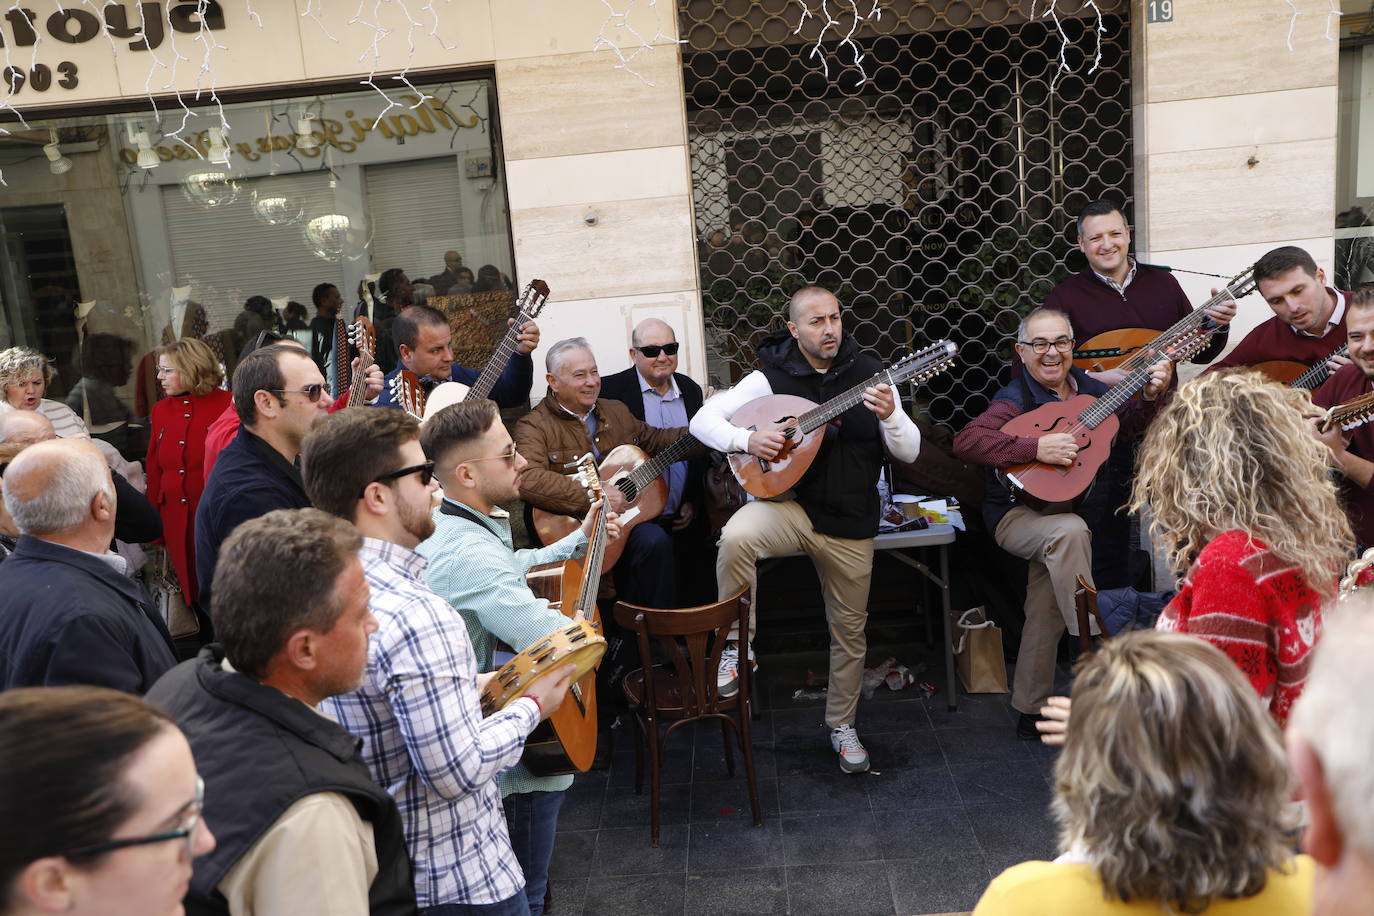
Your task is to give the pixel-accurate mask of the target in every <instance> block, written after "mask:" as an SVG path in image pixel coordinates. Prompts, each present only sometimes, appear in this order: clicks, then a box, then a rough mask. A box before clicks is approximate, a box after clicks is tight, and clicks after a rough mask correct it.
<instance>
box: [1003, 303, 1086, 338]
mask: <svg viewBox="0 0 1374 916" xmlns="http://www.w3.org/2000/svg"><path fill="white" fill-rule="evenodd" d="M1037 318H1058V319H1059V320H1060V321H1062V322H1064V327H1066V328H1068V329H1069V334H1073V322H1072V321H1070V320H1069V316H1068V315H1065V314H1064V313H1063V312H1061V311H1059V309H1047V308H1037V309H1031V310H1030V312H1028V313H1027V314H1026V317H1025V318H1022V319H1021V323H1020V324H1018V325H1017V326H1016V339H1017V340H1025V339H1026V329H1027V328H1029V327H1030V323H1031V322H1032V321H1034V320H1035V319H1037Z"/></svg>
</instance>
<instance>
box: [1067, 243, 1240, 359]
mask: <svg viewBox="0 0 1374 916" xmlns="http://www.w3.org/2000/svg"><path fill="white" fill-rule="evenodd" d="M1254 291H1255V271H1254V268H1252V267H1248V268H1246V269H1245V270H1243V271H1241V272H1240V273H1238V274H1236V275H1235V276H1234V277H1232V278H1231V279H1230V280H1227V281H1226V286H1225V287H1224V288H1223V289H1222V290H1221V291H1220V292H1218V293H1217V294H1216V295H1214V296H1212V297H1211V298H1210V299H1208V300H1207V301H1206V302H1204V303H1202V305H1200V306H1198V307H1197V308H1195V309H1193V310H1192V311H1191V312H1189V313H1188V314H1187V315H1184V316H1183V317H1182V318H1180V319H1179V320H1178V321H1176V322H1174V323H1173V324H1172V325H1170V326H1169V327H1168V328H1166V329H1165V330H1163V331H1155V330H1152V329H1150V328H1118V329H1117V330H1115V331H1104V332H1102V333H1101V334H1098V335H1096V336H1094V337H1090V338H1089V339H1087V340H1085V341H1083V343H1082V344H1080V345H1079V348H1078V349H1076V350H1074V351H1073V364H1074V367H1075V368H1077V369H1084V370H1086V371H1088V372H1102V371H1104V370H1107V369H1125V370H1126V371H1127V372H1134V371H1135V370H1136V369H1139V368H1141V367H1142V366H1153V365H1154V364H1155V363H1157V362H1159V361H1160V360H1161V359H1164V358H1165V356H1164V354H1163V351H1164V350H1165V349H1167V348H1169V347H1170V346H1171V345H1172V344H1173V342H1174V341H1176V340H1179V339H1181V338H1185V337H1188V338H1189V339H1191V336H1190V335H1192V334H1193V333H1194V332H1195V331H1196V330H1197V329H1199V328H1203V327H1206V328H1207V329H1208V334H1209V335H1210V334H1211V331H1212V330H1214V329H1215V328H1216V327H1217V325H1216V324H1215V323H1214V322H1213V321H1212V319H1210V318H1208V317H1207V309H1209V308H1211V307H1212V306H1214V305H1220V304H1221V303H1223V302H1228V301H1231V300H1235V299H1240V298H1242V297H1244V296H1248V295H1250V293H1252V292H1254ZM1203 342H1204V343H1205V342H1206V339H1205V338H1204V341H1203Z"/></svg>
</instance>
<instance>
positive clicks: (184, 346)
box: [157, 337, 224, 394]
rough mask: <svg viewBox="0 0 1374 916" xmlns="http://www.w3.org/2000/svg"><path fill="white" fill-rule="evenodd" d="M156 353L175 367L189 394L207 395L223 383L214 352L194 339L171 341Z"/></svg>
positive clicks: (222, 376)
mask: <svg viewBox="0 0 1374 916" xmlns="http://www.w3.org/2000/svg"><path fill="white" fill-rule="evenodd" d="M157 352H158V355H159V356H165V357H167V359H169V360H171V361H172V363H174V364H175V365H176V369H177V371H178V372H180V373H181V381H182V382H183V383H184V384H185V385H186V390H187V391H189V392H190V393H191V394H209V393H210V392H211V391H214V390H215V389H216V388H218V387H219V384H220V382H222V381H224V373H222V372H220V369H219V359H218V357H216V356H215V351H214V350H211V349H210V347H209V345H208V344H205V343H203V342H202V341H199V340H197V339H195V338H194V337H184V338H182V339H181V340H177V341H173V342H172V343H169V344H167V346H165V347H159V348H158V351H157Z"/></svg>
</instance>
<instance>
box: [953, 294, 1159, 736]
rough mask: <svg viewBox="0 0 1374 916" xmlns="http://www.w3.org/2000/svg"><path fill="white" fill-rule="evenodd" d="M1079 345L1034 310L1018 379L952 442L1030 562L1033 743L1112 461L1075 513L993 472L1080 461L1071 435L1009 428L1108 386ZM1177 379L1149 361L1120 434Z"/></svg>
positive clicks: (1139, 423) (1025, 714)
mask: <svg viewBox="0 0 1374 916" xmlns="http://www.w3.org/2000/svg"><path fill="white" fill-rule="evenodd" d="M1073 345H1074V339H1073V330H1072V328H1071V327H1070V326H1069V319H1068V316H1066V315H1065V314H1063V313H1062V312H1056V311H1053V310H1051V309H1036V310H1035V311H1033V312H1031V313H1030V314H1029V315H1027V316H1026V317H1025V318H1023V319H1021V326H1020V327H1019V328H1018V329H1017V333H1016V353H1017V355H1018V356H1019V357H1020V359H1021V364H1022V367H1023V371H1022V373H1021V375H1020V377H1019V378H1016V379H1015V380H1013V381H1012V382H1011V383H1010V384H1008V385H1006V386H1005V387H1003V388H1002V390H1000V391H998V392H997V394H995V395H993V398H992V403H990V404H989V405H988V409H987V410H985V411H983V413H982V414H980V415H979V416H977V417H975V418H974V419H973V421H972V422H970V423H969V425H968V426H966V427H964V429H963V430H962V431H960V433H959V435H958V436H956V437H955V439H954V453H955V455H956V456H958V457H959V458H962V459H963V460H964V461H968V462H970V463H972V464H979V465H983V466H984V467H986V468H987V469H988V473H987V499H986V501H985V502H984V503H983V518H984V521H985V522H986V523H987V528H988V530H989V531H991V532H993V536H994V537H995V538H996V540H997V545H998V546H999V547H1001V548H1002V549H1003V550H1005V551H1007V552H1008V553H1010V554H1014V555H1015V556H1018V557H1021V558H1022V559H1024V560H1027V561H1029V562H1030V570H1029V575H1028V577H1027V580H1026V604H1025V611H1026V624H1025V628H1024V629H1023V630H1022V631H1021V648H1020V650H1019V652H1018V654H1017V657H1016V679H1015V683H1014V685H1013V687H1012V694H1011V705H1012V707H1013V708H1015V709H1016V711H1017V712H1019V713H1020V714H1021V716H1020V719H1019V720H1018V722H1017V725H1016V734H1017V736H1018V737H1019V738H1022V739H1023V740H1026V741H1032V740H1035V739H1037V738H1039V737H1040V733H1039V732H1038V731H1037V730H1036V728H1035V722H1036V720H1037V719H1038V718H1039V717H1040V716H1039V711H1040V707H1041V706H1044V705H1045V703H1046V701H1047V700H1048V699H1049V695H1050V691H1051V690H1052V689H1053V687H1054V663H1055V656H1056V653H1057V651H1058V647H1059V638H1060V636H1061V635H1062V634H1063V632H1064V629H1065V628H1066V627H1067V628H1068V630H1069V632H1070V633H1073V634H1075V635H1077V633H1078V618H1077V613H1076V611H1075V608H1074V602H1073V593H1074V588H1075V587H1076V578H1077V576H1079V575H1080V574H1081V575H1082V576H1083V577H1084V578H1085V579H1087V580H1088V583H1089V584H1090V585H1091V584H1092V568H1093V560H1092V554H1093V531H1094V530H1096V526H1097V524H1098V523H1099V521H1100V520H1101V519H1102V518H1103V517H1104V516H1105V514H1106V513H1107V512H1110V511H1111V507H1110V505H1109V504H1108V503H1107V498H1106V494H1107V493H1108V492H1110V489H1111V488H1110V478H1111V466H1110V464H1104V465H1103V466H1102V468H1101V469H1100V470H1099V471H1098V472H1097V480H1096V481H1095V483H1094V484H1093V486H1092V488H1091V489H1090V490H1089V491H1088V493H1087V495H1086V496H1085V497H1083V498H1082V502H1081V503H1078V504H1077V505H1076V507H1075V508H1074V509H1073V510H1072V511H1053V508H1054V507H1050V508H1048V509H1045V510H1044V511H1040V510H1036V509H1032V508H1030V507H1028V506H1024V505H1015V504H1014V503H1013V499H1012V494H1011V491H1010V490H1009V489H1007V486H1006V484H1005V483H1003V482H1002V480H1001V478H1000V477H999V476H998V475H997V474H996V470H997V469H998V468H1004V467H1008V466H1010V465H1014V464H1022V463H1025V462H1029V461H1041V462H1044V463H1045V464H1058V465H1065V466H1068V465H1072V464H1073V462H1074V458H1075V457H1076V456H1077V454H1078V445H1077V440H1076V439H1075V438H1074V436H1073V435H1072V434H1070V433H1050V434H1049V435H1045V436H1041V437H1039V438H1035V437H1031V436H1013V435H1010V434H1009V433H1006V432H1003V431H1002V427H1004V426H1006V425H1007V423H1009V422H1010V421H1011V420H1013V419H1014V418H1016V417H1018V416H1020V415H1021V414H1023V413H1026V412H1028V411H1031V410H1035V409H1036V408H1038V407H1042V406H1044V405H1045V404H1049V403H1051V402H1053V401H1067V400H1068V399H1069V398H1072V397H1074V396H1075V395H1080V394H1087V395H1092V396H1094V397H1100V396H1101V395H1103V394H1105V393H1106V391H1107V386H1106V385H1105V384H1103V383H1102V382H1099V381H1098V380H1097V379H1094V378H1091V377H1089V375H1088V373H1086V372H1084V371H1083V370H1082V369H1075V368H1073V365H1072V362H1071V358H1072V356H1073ZM1172 377H1173V363H1171V362H1169V361H1168V360H1162V361H1160V362H1159V363H1157V364H1156V365H1154V366H1153V367H1151V369H1150V381H1149V383H1148V384H1147V385H1146V386H1145V389H1144V399H1143V400H1142V399H1139V398H1132V399H1130V400H1128V401H1127V402H1126V404H1125V405H1124V406H1122V407H1121V408H1120V409H1119V410H1118V411H1117V414H1118V416H1119V417H1120V419H1121V433H1120V434H1121V435H1122V436H1123V437H1125V436H1130V435H1132V434H1134V433H1135V432H1136V431H1138V430H1142V429H1144V427H1145V424H1146V423H1148V422H1149V419H1150V417H1151V416H1153V414H1154V409H1155V406H1154V403H1153V401H1154V399H1155V397H1156V396H1158V395H1159V393H1160V392H1162V391H1164V390H1165V389H1166V388H1167V387H1168V385H1169V380H1170V379H1171V378H1172Z"/></svg>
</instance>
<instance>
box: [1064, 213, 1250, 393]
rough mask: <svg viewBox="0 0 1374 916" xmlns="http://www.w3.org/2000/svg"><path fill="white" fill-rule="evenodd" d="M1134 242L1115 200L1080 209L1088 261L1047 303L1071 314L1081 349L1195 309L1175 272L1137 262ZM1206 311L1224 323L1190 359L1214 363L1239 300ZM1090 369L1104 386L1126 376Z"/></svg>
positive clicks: (1158, 326) (1167, 323)
mask: <svg viewBox="0 0 1374 916" xmlns="http://www.w3.org/2000/svg"><path fill="white" fill-rule="evenodd" d="M1130 247H1131V230H1130V228H1129V227H1128V226H1127V225H1126V215H1125V214H1124V213H1122V212H1121V208H1120V207H1118V206H1117V205H1116V204H1115V203H1113V202H1112V201H1110V200H1097V201H1093V202H1092V203H1090V204H1088V205H1087V206H1086V207H1084V208H1083V210H1082V212H1081V213H1079V214H1078V250H1079V251H1081V252H1083V255H1084V257H1086V258H1087V259H1088V266H1087V267H1085V268H1084V269H1083V271H1082V272H1081V273H1077V274H1075V275H1073V276H1072V277H1069V278H1068V279H1067V280H1064V281H1063V282H1062V283H1060V284H1059V285H1058V286H1056V287H1055V288H1054V289H1052V290H1050V294H1049V296H1047V297H1046V298H1045V308H1047V309H1054V310H1055V311H1059V312H1063V313H1064V314H1065V315H1068V316H1069V323H1070V324H1071V325H1072V326H1073V336H1074V340H1075V342H1076V343H1077V346H1078V348H1079V349H1081V348H1082V347H1083V346H1084V344H1085V343H1086V341H1088V340H1089V339H1090V338H1093V337H1096V336H1097V335H1098V334H1103V333H1106V332H1107V331H1118V330H1121V329H1122V328H1148V329H1150V330H1152V331H1163V330H1165V329H1166V328H1169V327H1171V326H1172V325H1173V324H1174V323H1175V322H1177V321H1178V320H1179V319H1180V318H1182V317H1184V316H1185V315H1187V314H1188V313H1189V312H1191V311H1192V310H1193V307H1192V305H1191V304H1190V303H1189V302H1188V297H1187V296H1186V295H1184V293H1183V288H1182V287H1181V286H1179V285H1178V281H1177V280H1175V279H1174V277H1173V274H1171V273H1169V272H1168V271H1167V270H1161V269H1160V268H1158V267H1150V266H1149V265H1146V264H1137V263H1136V260H1135V258H1133V257H1131V256H1130V254H1128V252H1129V251H1130ZM1207 313H1208V315H1209V316H1210V317H1211V318H1212V319H1213V320H1214V321H1216V323H1217V324H1219V325H1221V328H1220V330H1218V331H1217V332H1216V333H1215V334H1214V335H1212V341H1211V343H1209V344H1208V345H1207V346H1206V347H1204V348H1203V349H1202V350H1200V351H1198V353H1197V354H1196V355H1194V356H1193V359H1192V361H1193V362H1195V363H1198V364H1200V365H1205V364H1206V363H1210V362H1211V361H1212V360H1214V359H1216V358H1217V355H1218V354H1219V353H1221V351H1222V350H1223V349H1225V347H1226V335H1227V332H1228V330H1229V325H1230V322H1231V319H1232V318H1234V317H1235V315H1236V305H1235V303H1234V302H1228V303H1225V304H1222V305H1218V306H1214V307H1213V308H1211V309H1208V312H1207ZM1088 374H1089V375H1091V376H1092V377H1093V378H1095V379H1097V380H1098V381H1099V382H1102V383H1104V384H1106V385H1115V384H1116V383H1117V382H1119V381H1121V380H1122V379H1123V378H1125V376H1126V373H1125V371H1124V370H1121V369H1108V370H1106V371H1103V372H1089V373H1088Z"/></svg>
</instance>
